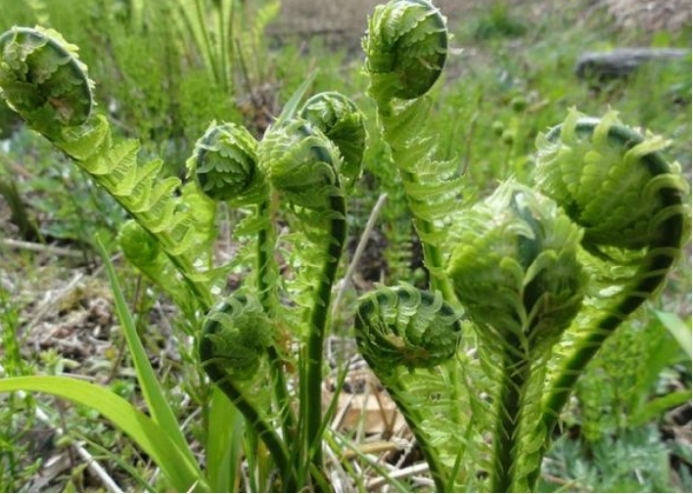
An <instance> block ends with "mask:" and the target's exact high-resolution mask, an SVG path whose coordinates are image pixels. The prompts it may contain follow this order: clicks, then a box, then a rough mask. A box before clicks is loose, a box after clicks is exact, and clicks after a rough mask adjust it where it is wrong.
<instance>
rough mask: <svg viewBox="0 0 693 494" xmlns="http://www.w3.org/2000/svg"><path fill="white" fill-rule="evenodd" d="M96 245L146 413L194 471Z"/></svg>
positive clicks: (101, 249) (103, 254)
mask: <svg viewBox="0 0 693 494" xmlns="http://www.w3.org/2000/svg"><path fill="white" fill-rule="evenodd" d="M96 245H97V246H98V248H99V253H100V254H101V257H102V258H103V262H104V265H105V266H106V272H107V273H108V279H109V281H110V283H111V291H112V292H113V298H114V300H115V306H116V313H117V314H118V320H119V321H120V324H121V326H122V328H123V332H124V334H125V339H126V341H127V345H128V349H129V350H130V355H131V357H132V361H133V363H134V365H135V372H136V374H137V382H138V383H139V385H140V387H141V388H142V395H143V396H144V399H145V401H146V403H147V406H148V407H149V413H150V414H151V415H152V418H153V419H154V422H156V423H157V424H158V425H159V426H160V427H161V428H162V429H163V430H164V431H165V432H166V434H167V435H168V437H170V438H171V440H172V441H173V443H174V444H175V445H176V448H177V449H178V450H179V451H180V453H181V454H182V455H183V456H184V457H185V460H186V463H188V464H189V465H191V466H192V465H194V466H195V467H197V462H196V461H195V458H194V456H193V454H192V451H191V450H190V447H189V446H188V443H187V441H186V440H185V436H183V432H182V431H181V429H180V426H179V425H178V421H177V420H176V416H175V414H174V413H173V409H172V408H171V406H170V405H169V403H168V400H167V398H166V395H165V394H164V391H163V388H162V387H161V384H160V383H159V380H158V378H157V376H156V373H155V372H154V369H153V368H152V366H151V364H150V363H149V358H148V357H147V353H146V352H145V349H144V346H143V345H142V342H141V341H140V338H139V335H138V334H137V329H136V327H135V323H134V321H133V319H132V315H131V314H130V309H129V308H128V305H127V303H126V302H125V296H124V295H123V290H122V289H121V287H120V284H119V283H118V278H117V277H116V274H115V270H114V269H113V264H111V261H110V259H109V256H108V253H107V252H106V249H105V248H104V246H103V244H102V243H101V239H99V238H98V236H97V237H96ZM197 468H198V473H200V475H201V472H200V471H199V467H197Z"/></svg>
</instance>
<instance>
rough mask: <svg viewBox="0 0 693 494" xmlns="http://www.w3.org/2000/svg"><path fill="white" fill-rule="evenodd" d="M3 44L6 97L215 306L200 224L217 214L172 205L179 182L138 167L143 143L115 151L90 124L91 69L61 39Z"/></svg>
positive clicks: (49, 36)
mask: <svg viewBox="0 0 693 494" xmlns="http://www.w3.org/2000/svg"><path fill="white" fill-rule="evenodd" d="M0 39H1V40H2V43H1V44H0V47H1V48H2V63H0V87H1V88H2V94H3V97H4V98H5V99H6V100H7V102H8V103H9V104H10V105H11V106H12V107H13V108H15V109H17V111H18V112H19V113H20V115H21V116H22V117H23V118H24V119H25V120H26V122H27V124H29V126H31V127H32V128H34V129H35V130H37V131H39V132H41V133H43V134H44V136H45V137H47V138H48V139H49V140H50V141H51V142H52V143H53V144H54V145H55V146H56V147H57V148H58V149H60V150H62V151H63V152H65V153H66V154H67V155H68V156H70V157H71V158H72V159H73V160H74V161H75V163H76V164H77V165H78V166H79V167H80V168H82V169H83V170H84V171H85V172H87V173H88V174H89V175H90V176H91V177H92V178H93V180H94V181H95V182H96V183H97V184H98V185H100V186H102V187H103V188H104V189H105V190H106V191H107V192H108V193H110V194H111V195H112V196H113V197H114V198H115V199H116V200H117V201H118V203H120V205H121V206H123V208H124V209H125V210H127V211H128V212H130V213H131V214H132V215H133V217H134V218H135V219H136V220H137V221H138V223H140V225H142V227H143V228H145V229H146V230H147V231H148V232H149V233H151V234H152V235H154V236H155V237H156V239H157V241H158V242H159V243H160V244H161V248H162V250H163V252H164V253H165V254H166V255H167V256H168V257H169V259H170V261H171V262H172V263H173V265H174V266H175V267H176V269H177V270H178V271H179V272H180V274H181V276H182V277H183V279H184V281H185V283H186V284H187V286H188V288H189V289H190V290H191V291H192V293H194V294H195V297H196V298H197V300H198V302H199V303H200V304H201V307H202V308H204V309H206V308H208V307H209V306H211V303H212V302H211V297H210V292H209V289H208V286H209V285H211V284H212V283H213V282H214V280H213V278H214V276H213V271H210V270H208V269H207V267H208V266H209V260H208V255H209V254H208V252H206V251H205V249H203V248H201V247H202V246H206V245H208V244H209V242H210V239H209V237H208V234H209V233H210V230H209V223H205V224H204V225H201V223H200V219H201V218H202V219H203V220H204V221H205V222H206V221H207V219H208V218H209V215H210V214H213V213H212V212H211V211H213V209H214V205H213V203H211V201H207V202H205V201H204V200H200V199H199V198H198V199H197V200H196V201H195V203H196V205H195V209H196V210H195V211H192V210H191V208H190V206H189V205H187V204H185V202H184V200H183V198H176V197H174V191H176V190H178V188H179V187H180V180H179V179H178V178H175V177H169V178H166V179H164V180H161V168H162V165H163V163H162V161H161V160H158V159H154V160H152V161H149V162H147V163H145V164H138V162H137V154H138V152H139V150H140V145H139V143H138V142H137V141H135V140H125V141H122V142H118V143H115V142H114V141H113V138H112V136H111V131H110V127H109V124H108V122H107V121H106V119H105V118H104V117H102V116H97V117H96V118H93V119H90V118H89V117H90V114H91V108H92V106H93V104H94V103H93V99H92V83H91V81H90V80H89V78H88V76H87V72H86V66H85V65H84V64H83V63H82V62H80V61H79V59H78V57H77V53H76V49H75V48H74V47H73V46H72V45H69V44H67V43H65V41H64V40H63V39H62V37H61V36H60V35H59V34H57V33H55V32H54V31H49V30H44V29H41V28H35V29H30V28H14V29H13V30H11V31H9V32H8V33H5V34H4V35H3V36H2V37H0ZM193 195H194V194H193Z"/></svg>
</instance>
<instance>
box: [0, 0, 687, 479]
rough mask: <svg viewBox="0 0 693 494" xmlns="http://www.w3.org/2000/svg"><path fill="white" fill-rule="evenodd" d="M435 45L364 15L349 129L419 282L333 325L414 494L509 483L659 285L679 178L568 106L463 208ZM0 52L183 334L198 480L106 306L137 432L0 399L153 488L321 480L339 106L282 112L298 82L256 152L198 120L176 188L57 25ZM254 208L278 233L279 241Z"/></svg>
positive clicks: (342, 157) (527, 469)
mask: <svg viewBox="0 0 693 494" xmlns="http://www.w3.org/2000/svg"><path fill="white" fill-rule="evenodd" d="M449 38H450V36H449V34H448V32H447V27H446V21H445V18H444V17H443V16H442V14H441V13H440V12H439V11H438V9H436V8H435V7H434V6H433V5H432V4H431V3H429V2H428V1H426V0H392V1H390V2H388V3H387V4H385V5H380V6H378V7H376V9H375V11H374V13H373V15H372V16H371V17H370V19H369V25H368V33H367V35H366V37H365V39H364V42H363V48H364V51H365V67H364V72H365V74H366V75H367V76H368V78H369V81H370V83H369V87H368V95H369V96H370V97H371V98H372V100H373V102H374V104H375V106H376V108H377V124H378V129H379V132H380V136H377V137H375V136H371V138H382V139H383V140H384V141H385V143H386V144H387V149H388V159H389V160H390V162H391V164H392V166H393V167H396V169H397V170H398V173H399V177H400V179H401V182H402V184H403V187H404V190H405V195H406V198H407V204H408V207H409V208H410V210H411V214H412V217H413V219H414V225H415V228H416V231H417V234H418V236H419V238H420V239H421V241H422V244H423V249H424V260H425V264H426V268H427V270H428V272H429V273H430V286H429V287H428V289H426V290H421V289H419V288H416V287H414V286H413V285H412V284H409V283H404V282H403V283H400V284H398V285H396V286H391V287H388V286H379V287H378V288H377V289H376V290H374V291H373V292H369V293H365V294H363V295H362V297H361V299H360V300H359V304H358V307H357V310H356V314H355V322H354V332H355V337H356V341H357V343H358V348H359V351H360V352H361V354H362V355H363V357H364V359H365V361H366V362H367V363H368V365H369V366H370V367H371V369H372V370H373V372H374V373H375V374H376V376H377V377H378V378H379V379H380V380H381V382H382V384H383V385H384V386H385V388H386V389H387V390H388V392H389V393H390V395H391V396H392V398H393V400H394V401H395V403H396V404H397V406H398V407H399V409H400V411H401V413H402V414H403V416H404V418H405V419H406V422H407V424H408V426H409V428H410V429H411V431H412V433H413V434H414V436H415V437H416V440H417V443H418V446H419V447H420V448H421V450H422V452H423V456H424V458H425V460H426V461H427V463H428V466H429V471H430V474H431V477H432V478H433V481H434V482H435V486H436V489H437V490H440V491H450V492H452V491H459V490H470V491H479V490H491V491H496V492H509V491H532V490H533V489H535V488H536V485H537V479H538V475H539V473H540V469H541V461H542V458H543V455H544V454H545V452H546V450H547V448H548V447H549V445H550V443H551V440H552V438H553V437H554V429H555V427H556V424H557V423H558V422H559V420H560V414H561V411H562V409H563V408H564V406H565V403H566V401H567V400H568V398H569V396H570V394H571V392H572V390H573V389H574V387H575V384H576V382H577V380H578V379H579V377H580V375H581V373H582V372H583V371H584V369H585V367H586V366H587V364H588V363H589V362H590V360H591V359H592V358H593V357H594V355H595V354H596V353H597V352H598V351H599V349H600V348H601V346H602V344H603V343H604V341H605V340H606V339H607V338H608V337H609V336H610V335H611V334H612V333H613V332H614V331H615V329H616V328H617V327H618V326H619V325H620V324H621V323H622V322H623V321H624V320H625V319H626V318H627V317H628V316H629V315H631V314H632V313H633V312H634V311H635V310H636V309H637V308H638V307H639V306H640V305H642V303H643V302H645V301H646V300H647V299H648V298H649V297H651V296H652V295H653V294H654V293H656V292H657V291H658V290H659V289H660V288H661V286H662V283H663V282H664V280H665V278H666V276H667V273H668V272H669V271H670V269H671V268H672V266H673V265H674V262H675V260H676V258H677V257H678V255H679V253H680V250H681V246H682V243H683V240H684V237H685V235H686V232H685V225H686V220H687V212H686V209H685V208H684V206H683V199H682V198H683V195H684V191H685V183H684V181H683V179H682V178H681V176H680V174H679V170H678V165H677V164H675V163H669V162H668V161H666V159H665V158H664V155H663V154H662V151H663V149H664V148H665V146H666V141H664V140H663V139H661V138H658V137H656V136H653V135H651V134H649V133H646V134H645V135H644V136H643V135H642V134H640V133H639V132H638V131H636V130H635V129H632V128H630V127H627V126H626V125H624V124H623V123H621V122H620V121H619V120H618V118H617V116H616V114H615V113H614V112H610V113H608V114H607V115H605V116H604V117H602V118H591V117H586V116H584V115H581V114H579V113H578V112H577V111H576V110H571V111H570V112H569V114H568V116H567V118H566V120H565V121H564V122H563V123H562V124H560V125H559V126H557V127H555V128H553V129H550V130H549V131H548V132H547V133H545V134H542V135H540V136H539V137H538V138H537V148H538V153H537V162H536V169H535V171H534V174H533V183H532V184H521V183H518V182H517V181H516V180H514V179H512V178H509V179H508V180H506V181H504V182H503V183H501V184H500V185H499V186H498V188H497V189H496V190H495V192H493V193H492V194H490V195H489V196H488V197H486V198H484V199H482V200H480V201H478V202H477V203H476V204H474V205H471V206H469V205H468V204H467V202H466V201H465V200H461V198H462V197H463V196H464V195H465V194H466V191H464V190H463V189H462V186H463V184H464V180H463V177H460V176H459V174H458V172H457V167H456V165H455V164H454V163H453V162H452V161H444V160H440V159H438V158H437V155H438V154H437V145H438V143H437V141H436V138H435V137H434V136H432V135H429V134H428V133H427V131H426V121H427V119H428V118H429V117H430V109H431V99H430V96H429V91H430V89H431V88H432V87H433V86H434V85H435V83H436V81H437V80H438V79H439V77H440V74H441V73H442V71H443V68H444V65H445V62H446V58H447V54H448V42H449ZM0 51H1V55H2V59H1V60H0V89H1V90H2V96H3V98H4V99H5V100H6V101H7V103H8V104H9V106H10V107H11V108H13V109H14V110H15V111H16V112H17V113H19V114H20V115H21V116H22V118H23V119H24V120H25V121H26V123H27V124H28V125H29V126H30V127H32V128H33V129H34V130H36V131H38V132H40V133H41V134H43V135H44V136H45V137H46V138H47V139H48V140H50V141H51V142H52V143H53V144H54V145H55V146H56V147H57V148H58V149H60V150H61V151H63V152H64V153H65V154H67V155H68V156H69V157H70V158H72V160H73V161H74V163H75V164H76V165H77V166H79V167H80V168H81V169H82V170H83V171H84V172H85V173H87V174H88V175H89V176H90V177H91V179H92V180H93V181H94V182H95V183H96V184H98V185H100V186H101V187H103V188H104V189H105V190H106V191H107V192H108V193H110V194H111V195H112V196H113V197H114V198H115V199H116V200H117V201H118V203H119V204H120V205H121V206H122V207H123V208H124V209H125V210H126V211H127V212H128V213H129V214H130V216H131V219H130V220H129V221H127V222H126V223H125V224H124V225H123V227H122V228H121V231H120V235H119V242H120V245H121V247H122V250H123V252H124V253H125V255H126V257H127V259H128V260H129V261H130V262H131V263H132V264H133V265H134V266H135V267H136V268H137V269H139V270H140V271H141V272H142V273H143V274H144V275H145V276H147V277H149V278H150V279H151V280H152V281H153V282H154V283H156V284H157V285H158V286H159V287H160V288H161V289H162V290H163V291H164V292H165V293H166V294H167V295H168V296H170V298H171V299H172V300H173V301H174V302H175V303H176V304H177V305H178V306H179V308H180V309H181V312H182V313H183V314H184V316H185V317H186V319H187V321H188V323H189V324H190V327H191V328H193V330H192V331H191V332H190V336H191V337H192V340H193V341H194V344H195V345H196V348H197V351H198V352H197V357H198V359H199V367H200V369H201V370H202V371H203V372H204V373H205V374H206V376H207V378H208V379H209V382H211V385H212V386H214V390H215V391H213V392H212V393H211V398H210V402H211V406H210V407H208V408H207V410H209V416H208V417H206V423H207V430H206V431H205V432H206V435H207V440H206V443H205V448H206V453H207V460H206V466H205V470H204V471H203V469H202V468H201V467H200V465H199V464H198V463H197V461H196V459H195V456H194V455H193V453H192V450H191V448H190V444H189V443H188V442H187V441H186V438H185V437H184V436H183V434H182V433H181V430H180V427H179V425H178V423H177V422H176V419H175V417H174V416H173V413H172V410H171V408H170V405H168V404H167V403H166V399H165V393H164V392H163V390H162V389H161V387H160V385H159V383H158V382H157V381H156V378H155V377H154V375H153V371H152V369H151V366H150V364H149V363H148V361H147V359H146V355H145V353H144V350H143V348H142V345H141V343H140V342H139V339H138V337H137V334H136V331H134V329H133V328H132V324H131V320H130V317H129V314H128V312H127V309H126V307H125V304H124V303H121V305H120V307H119V315H120V317H121V322H122V325H123V327H124V329H125V331H126V336H127V339H128V343H129V346H130V350H131V352H132V353H133V355H134V357H135V358H134V359H135V360H136V361H137V371H138V380H139V381H140V384H141V386H142V388H143V390H144V395H145V399H146V401H147V405H148V407H149V410H150V414H151V418H149V416H147V415H145V414H144V413H143V412H141V411H139V410H137V409H136V408H134V407H133V406H132V405H130V404H129V403H127V402H124V400H121V399H120V398H119V397H117V396H113V395H112V394H110V393H109V392H108V391H107V390H105V389H102V388H98V387H97V386H95V385H92V384H88V383H84V382H79V381H74V380H71V379H69V378H65V377H46V376H33V377H25V378H7V379H3V380H0V391H5V392H7V391H12V390H17V389H25V390H29V391H41V392H53V393H55V394H56V395H58V396H62V397H64V398H68V399H71V400H73V401H75V402H78V403H83V404H87V405H88V406H92V407H94V408H95V409H97V410H98V411H100V412H101V413H103V414H104V415H105V416H106V417H108V418H109V419H110V420H111V421H112V422H113V423H114V424H115V425H116V426H118V427H120V428H121V429H123V430H124V431H125V432H126V433H128V434H129V435H130V436H131V437H132V438H133V440H134V441H135V442H136V443H137V444H138V445H139V446H140V447H141V448H142V449H143V450H144V451H145V452H146V453H148V454H149V456H151V457H152V459H153V460H154V461H155V462H156V463H157V465H158V466H159V467H160V468H161V470H162V472H163V475H164V476H165V478H166V481H167V482H168V484H169V488H172V489H175V490H179V491H188V490H199V491H225V490H237V489H239V486H240V480H239V479H240V476H239V475H237V471H236V470H235V469H237V468H238V464H239V463H238V461H239V458H241V457H242V456H245V458H246V460H247V468H248V469H249V470H250V471H251V472H252V477H253V479H254V480H253V481H252V482H253V484H252V486H251V487H252V488H253V489H254V490H261V491H263V490H286V491H294V490H302V491H306V490H331V489H332V488H333V486H332V485H331V479H330V475H329V472H328V471H327V469H326V466H325V458H324V452H325V450H326V448H327V447H330V448H333V449H335V448H337V446H336V445H337V444H339V443H338V442H337V441H336V440H335V437H336V436H335V433H334V431H331V430H330V427H329V423H330V419H331V414H332V413H333V411H334V410H333V408H332V407H328V408H327V410H325V409H324V408H323V396H322V382H323V379H324V374H325V365H324V357H323V350H324V349H323V346H324V340H325V337H326V335H328V334H329V332H330V319H329V314H330V306H331V302H332V291H333V285H334V284H335V281H336V279H337V275H338V272H339V268H340V260H341V258H342V254H343V251H344V246H345V243H346V239H347V217H348V202H349V194H350V192H351V191H352V190H353V188H354V187H355V185H356V184H357V183H358V181H359V179H360V177H361V174H362V170H363V166H364V164H363V157H364V151H365V149H366V146H367V145H368V142H369V137H368V136H367V134H366V130H365V125H364V116H363V113H362V112H361V111H360V109H359V108H358V107H357V106H356V104H355V103H354V102H353V101H352V100H351V99H349V98H347V97H346V96H344V95H342V94H339V93H336V92H325V93H320V94H316V95H313V96H312V97H310V98H308V99H307V100H306V101H305V103H303V104H301V101H302V99H303V95H304V93H305V92H306V91H307V88H308V86H309V83H310V82H311V81H310V80H308V81H307V82H306V83H305V84H304V85H303V86H302V87H301V88H300V89H299V90H298V91H297V92H296V93H295V95H294V97H293V98H292V99H291V100H290V101H289V102H288V103H287V104H286V106H285V108H284V111H283V112H282V114H281V115H280V116H279V117H278V118H277V120H276V121H275V122H274V124H273V125H272V126H271V127H270V128H269V129H268V130H267V131H266V133H265V135H264V136H263V137H262V138H260V139H256V138H255V137H253V136H252V135H251V133H250V132H249V131H248V130H246V129H245V128H244V127H242V126H240V125H237V124H235V123H230V122H221V123H217V122H212V123H211V124H210V126H209V128H208V129H207V131H206V132H205V133H204V135H203V136H201V137H200V138H199V140H198V141H197V143H196V145H195V148H194V151H193V154H192V156H191V157H190V159H189V160H188V162H187V169H188V177H187V179H188V180H187V182H186V183H184V184H183V183H182V182H181V180H179V179H178V178H175V177H164V176H163V172H162V162H161V160H159V159H154V160H151V161H148V162H145V163H142V162H140V161H139V157H138V151H139V143H138V142H137V141H135V140H123V141H119V140H118V139H116V138H115V137H114V136H113V135H112V133H111V129H110V125H109V122H108V120H107V119H106V118H105V117H104V116H102V115H99V114H95V113H96V112H94V111H93V108H94V106H95V102H94V98H93V82H92V81H91V80H90V79H89V78H88V76H87V73H86V66H85V65H84V64H83V63H82V62H80V61H79V59H78V57H77V47H75V46H72V45H70V44H68V43H67V42H66V41H65V40H64V39H63V38H62V37H61V36H60V34H59V33H57V32H55V31H51V30H46V29H42V28H38V27H37V28H13V29H12V30H10V31H8V32H7V33H5V34H3V35H2V36H1V37H0ZM219 203H225V204H226V205H227V206H228V207H229V208H232V209H233V210H234V211H235V212H237V213H238V216H239V217H240V218H241V220H240V222H239V224H238V225H237V227H236V230H235V232H234V235H235V237H236V240H237V241H238V243H239V245H240V246H241V247H240V251H239V253H238V255H237V257H236V258H235V259H233V260H231V261H230V262H229V263H228V264H226V265H223V266H216V265H215V264H214V257H213V252H212V244H213V242H214V240H215V238H216V236H217V234H218V231H217V226H216V214H217V211H218V209H219V208H218V204H219ZM278 217H281V218H282V220H283V221H284V222H285V223H286V225H288V229H289V230H290V233H288V234H286V233H281V232H280V231H279V228H278V223H277V218H278ZM280 239H281V241H282V242H281V245H282V248H283V249H286V250H288V251H290V252H291V254H290V257H289V262H288V264H289V267H290V268H293V269H292V270H291V271H292V272H291V276H288V277H284V276H283V274H280V270H279V265H278V260H277V256H276V252H277V251H278V249H279V245H280ZM102 250H103V249H102ZM106 261H107V259H106ZM107 266H108V267H109V274H110V276H111V282H112V286H113V289H114V293H115V294H116V296H117V297H121V298H122V293H120V288H119V285H118V283H117V280H116V278H115V275H114V273H113V270H112V267H111V266H110V264H108V262H107ZM234 268H239V269H242V272H243V273H244V274H245V275H246V276H245V278H244V280H243V283H242V285H241V287H240V288H239V289H238V290H236V291H234V292H232V293H229V292H228V290H226V289H225V287H224V276H225V275H226V274H227V273H228V272H229V271H230V270H231V269H234ZM607 287H608V288H609V290H608V291H605V290H602V288H607ZM604 293H608V295H604ZM119 300H120V299H119ZM294 369H295V370H294ZM95 396H96V397H98V398H99V399H100V400H101V401H99V400H97V399H95V398H94V397H95ZM114 410H117V413H115V412H114ZM222 411H224V413H228V414H230V415H229V416H224V415H223V413H222ZM235 412H238V413H240V415H232V414H234V413H235ZM241 416H242V419H241ZM229 417H237V418H232V419H229ZM243 423H244V424H245V434H244V435H243V436H242V437H238V434H241V430H242V429H241V428H240V427H237V425H238V424H243ZM233 462H235V463H233ZM229 469H230V470H233V471H230V470H229Z"/></svg>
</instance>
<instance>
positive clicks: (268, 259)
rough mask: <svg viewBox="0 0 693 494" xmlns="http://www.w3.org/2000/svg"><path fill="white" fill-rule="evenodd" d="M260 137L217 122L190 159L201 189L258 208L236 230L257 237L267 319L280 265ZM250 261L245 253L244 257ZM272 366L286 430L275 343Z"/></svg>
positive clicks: (259, 285)
mask: <svg viewBox="0 0 693 494" xmlns="http://www.w3.org/2000/svg"><path fill="white" fill-rule="evenodd" d="M257 146H258V144H257V141H256V140H255V138H254V137H253V136H252V135H251V134H250V132H248V131H247V130H246V129H245V128H244V127H241V126H239V125H236V124H233V123H223V124H221V125H217V124H216V122H212V123H211V124H210V126H209V128H208V129H207V131H206V132H205V133H204V135H203V136H202V137H201V138H200V139H199V140H198V141H197V143H196V144H195V149H194V151H193V155H192V156H191V157H190V159H189V160H188V162H187V166H188V172H189V174H190V175H192V176H194V177H195V181H196V182H197V184H198V185H199V187H200V189H201V190H202V191H203V192H204V193H205V194H206V195H207V196H209V197H210V198H212V199H214V200H217V201H228V202H229V203H230V204H232V205H234V206H237V207H238V206H254V208H255V210H254V211H253V214H250V215H248V216H247V217H246V220H245V222H244V223H242V224H241V225H239V227H237V234H239V233H240V234H243V235H244V236H249V235H253V234H254V235H256V238H257V247H256V252H255V266H256V272H255V273H254V278H255V286H256V289H257V294H258V297H259V300H260V303H261V305H262V307H263V309H264V311H265V313H266V314H267V316H268V317H270V318H274V316H275V315H276V310H277V306H278V301H277V282H276V280H277V276H278V275H277V271H278V269H277V263H276V261H275V259H274V257H273V253H274V249H275V244H276V234H275V232H274V227H273V226H272V224H271V221H270V217H269V185H268V182H267V179H266V177H265V174H264V173H263V171H262V170H261V169H260V168H259V166H258V157H257ZM239 257H241V258H242V259H243V260H244V261H248V258H247V257H246V256H239ZM267 352H268V355H269V359H270V362H271V365H272V382H273V383H274V391H275V396H276V397H277V401H278V403H283V404H286V406H284V407H283V409H282V412H281V413H282V414H283V420H282V423H283V426H284V428H283V429H284V433H285V434H288V431H289V429H290V428H291V427H292V426H293V417H292V415H291V410H290V408H289V407H288V402H289V400H288V397H287V386H286V379H285V378H284V369H283V361H282V358H281V357H280V355H279V354H278V352H277V350H276V347H275V346H274V345H270V346H269V347H268V349H267Z"/></svg>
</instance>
